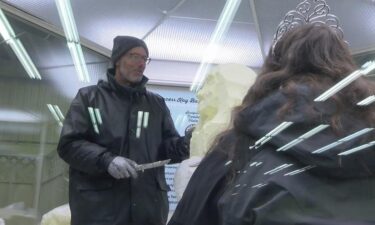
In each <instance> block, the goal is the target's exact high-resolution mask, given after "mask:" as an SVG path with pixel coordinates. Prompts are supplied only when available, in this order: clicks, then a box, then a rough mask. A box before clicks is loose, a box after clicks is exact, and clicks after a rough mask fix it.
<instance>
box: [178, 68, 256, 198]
mask: <svg viewBox="0 0 375 225" xmlns="http://www.w3.org/2000/svg"><path fill="white" fill-rule="evenodd" d="M255 79H256V73H255V72H254V71H253V70H252V69H249V68H248V67H246V66H243V65H237V64H225V65H219V66H216V67H214V68H213V69H212V70H211V71H210V72H209V74H208V75H207V77H206V80H205V82H204V84H203V87H202V88H201V90H200V91H199V92H198V94H197V97H198V101H199V103H198V112H199V117H200V118H199V122H198V124H197V125H196V128H195V130H194V132H193V136H192V139H191V142H190V151H191V156H192V157H191V158H190V159H188V160H185V161H183V162H182V163H181V165H180V167H179V168H178V169H177V171H176V175H175V180H174V185H175V192H176V195H177V199H178V200H180V199H181V197H182V194H183V192H184V191H185V188H186V186H187V184H188V182H189V180H190V177H191V176H192V174H193V172H194V171H195V169H196V167H197V166H198V165H199V162H200V161H201V159H202V158H203V156H204V155H205V154H206V153H207V151H208V150H209V148H210V146H211V144H212V143H213V141H214V139H215V137H216V136H217V135H218V134H219V133H221V132H222V131H224V130H226V129H227V128H229V126H230V120H231V113H232V110H233V108H234V107H235V106H238V105H240V104H241V102H242V99H243V97H244V96H245V95H246V93H247V91H248V90H249V88H250V87H251V86H252V85H253V84H254V82H255Z"/></svg>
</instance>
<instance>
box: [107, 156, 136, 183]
mask: <svg viewBox="0 0 375 225" xmlns="http://www.w3.org/2000/svg"><path fill="white" fill-rule="evenodd" d="M136 167H137V163H136V162H134V161H132V160H130V159H127V158H124V157H121V156H117V157H116V158H114V159H113V160H112V162H111V163H110V164H109V166H108V169H107V171H108V173H109V174H110V175H111V176H112V177H114V178H116V179H124V178H134V179H135V178H137V177H138V173H137V171H136Z"/></svg>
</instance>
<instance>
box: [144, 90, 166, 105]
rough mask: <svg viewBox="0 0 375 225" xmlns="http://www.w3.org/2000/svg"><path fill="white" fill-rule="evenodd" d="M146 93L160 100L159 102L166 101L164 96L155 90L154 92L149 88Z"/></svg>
mask: <svg viewBox="0 0 375 225" xmlns="http://www.w3.org/2000/svg"><path fill="white" fill-rule="evenodd" d="M146 94H147V95H148V96H149V97H151V98H153V99H155V100H156V101H158V102H162V103H164V102H165V101H164V98H163V97H162V96H161V95H159V94H157V93H155V92H152V91H149V90H147V91H146Z"/></svg>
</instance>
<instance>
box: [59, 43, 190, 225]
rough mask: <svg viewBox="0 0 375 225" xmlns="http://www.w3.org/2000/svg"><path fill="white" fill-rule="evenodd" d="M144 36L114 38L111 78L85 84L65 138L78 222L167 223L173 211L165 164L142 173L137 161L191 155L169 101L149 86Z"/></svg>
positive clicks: (62, 146)
mask: <svg viewBox="0 0 375 225" xmlns="http://www.w3.org/2000/svg"><path fill="white" fill-rule="evenodd" d="M148 56H149V54H148V48H147V46H146V44H145V43H144V42H143V41H142V40H140V39H137V38H134V37H129V36H119V37H116V38H115V39H114V46H113V51H112V62H113V65H114V68H112V69H109V70H108V72H107V78H108V81H99V82H98V84H97V85H94V86H89V87H85V88H82V89H80V90H79V92H78V94H77V96H76V97H75V99H74V100H73V102H72V104H71V107H70V109H69V111H68V113H67V116H66V119H65V121H64V127H63V130H62V133H61V138H60V142H59V145H58V153H59V155H60V157H61V158H62V159H63V160H65V161H66V162H67V163H68V164H69V165H70V184H69V185H70V187H69V204H70V209H71V213H72V223H71V224H72V225H84V224H95V225H120V224H121V225H123V224H127V225H135V224H136V225H162V224H165V223H166V220H167V215H168V198H167V191H168V190H169V187H168V186H167V184H166V181H165V177H164V167H159V168H155V169H150V170H145V171H143V172H140V173H138V172H137V171H136V167H137V164H144V163H151V162H155V161H159V160H165V159H171V162H172V163H178V162H180V161H182V160H184V159H186V158H188V157H189V141H190V140H188V138H185V137H180V136H179V135H178V133H177V131H176V129H175V127H174V124H173V121H172V118H171V115H170V112H169V110H168V108H167V106H166V104H165V101H164V99H163V98H162V97H160V96H159V95H156V94H154V93H151V92H149V91H147V90H146V88H145V85H146V83H147V80H148V79H147V78H146V77H145V76H144V75H143V72H144V70H145V67H146V64H147V63H148V61H149V58H148Z"/></svg>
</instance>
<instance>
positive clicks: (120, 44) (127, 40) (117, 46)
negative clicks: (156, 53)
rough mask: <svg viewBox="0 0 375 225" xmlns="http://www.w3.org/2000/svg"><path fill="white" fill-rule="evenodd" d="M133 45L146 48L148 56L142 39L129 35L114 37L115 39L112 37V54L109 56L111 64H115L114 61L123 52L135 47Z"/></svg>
mask: <svg viewBox="0 0 375 225" xmlns="http://www.w3.org/2000/svg"><path fill="white" fill-rule="evenodd" d="M135 47H143V48H144V49H145V50H146V53H147V57H148V56H149V54H148V48H147V45H146V43H145V42H144V41H143V40H141V39H138V38H136V37H131V36H117V37H115V39H113V48H112V56H111V60H112V64H113V66H115V65H116V62H117V61H118V60H119V59H120V58H121V57H122V56H123V55H124V54H125V53H127V52H128V51H129V50H130V49H132V48H135Z"/></svg>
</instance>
